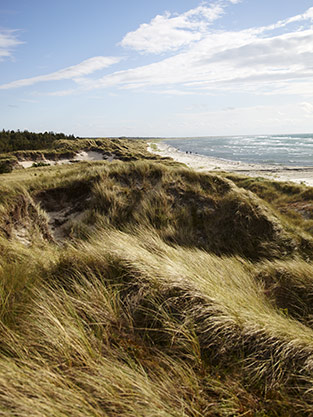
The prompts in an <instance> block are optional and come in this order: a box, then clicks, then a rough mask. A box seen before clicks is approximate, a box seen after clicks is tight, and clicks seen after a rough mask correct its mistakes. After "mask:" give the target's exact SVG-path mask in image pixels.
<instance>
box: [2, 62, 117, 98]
mask: <svg viewBox="0 0 313 417" xmlns="http://www.w3.org/2000/svg"><path fill="white" fill-rule="evenodd" d="M121 60H122V58H120V57H105V56H97V57H93V58H90V59H86V60H85V61H82V62H81V63H80V64H77V65H73V66H71V67H67V68H63V69H61V70H59V71H56V72H52V73H50V74H46V75H39V76H37V77H31V78H24V79H22V80H17V81H12V82H10V83H7V84H2V85H0V89H1V90H5V89H10V88H18V87H26V86H30V85H33V84H37V83H40V82H44V81H59V80H70V79H72V80H77V81H79V79H80V78H81V77H84V76H86V75H90V74H92V73H93V72H95V71H98V70H101V69H104V68H107V67H109V66H111V65H113V64H116V63H118V62H120V61H121Z"/></svg>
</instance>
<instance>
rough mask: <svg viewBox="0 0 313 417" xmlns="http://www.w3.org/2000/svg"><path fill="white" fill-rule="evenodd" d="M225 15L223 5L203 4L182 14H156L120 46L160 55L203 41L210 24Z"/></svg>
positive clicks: (128, 36)
mask: <svg viewBox="0 0 313 417" xmlns="http://www.w3.org/2000/svg"><path fill="white" fill-rule="evenodd" d="M223 12H224V9H223V7H222V5H221V4H219V3H214V4H212V5H210V6H205V5H200V6H198V7H196V8H195V9H191V10H189V11H187V12H185V13H183V14H180V15H177V16H172V15H171V14H170V13H168V12H167V13H165V14H163V15H157V16H156V17H155V18H153V19H152V20H151V22H150V23H144V24H142V25H140V27H139V28H138V29H137V30H135V31H133V32H129V33H127V34H126V35H125V36H124V38H123V39H122V41H121V42H120V45H122V46H124V47H129V48H132V49H135V50H137V51H139V52H146V53H153V54H159V53H162V52H167V51H174V50H177V49H179V48H181V47H184V46H188V45H190V44H191V43H193V42H195V41H199V40H200V39H202V37H203V35H204V34H205V32H206V30H207V27H208V25H209V24H210V23H212V22H213V21H215V20H216V19H218V18H219V17H220V16H221V15H222V14H223Z"/></svg>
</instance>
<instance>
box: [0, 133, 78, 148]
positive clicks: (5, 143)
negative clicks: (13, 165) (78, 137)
mask: <svg viewBox="0 0 313 417" xmlns="http://www.w3.org/2000/svg"><path fill="white" fill-rule="evenodd" d="M62 139H75V137H74V136H73V135H70V136H66V135H64V134H63V133H54V132H45V133H33V132H28V131H27V130H24V131H23V132H21V131H19V130H18V131H14V130H2V131H0V152H12V151H20V150H34V149H48V148H52V147H53V143H54V142H55V141H56V140H62Z"/></svg>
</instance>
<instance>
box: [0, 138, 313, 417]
mask: <svg viewBox="0 0 313 417" xmlns="http://www.w3.org/2000/svg"><path fill="white" fill-rule="evenodd" d="M59 145H60V149H62V152H63V151H64V152H65V151H67V152H77V151H78V150H81V149H95V148H97V149H98V150H99V149H100V150H102V151H103V153H104V154H105V152H107V153H109V152H111V153H113V152H114V154H115V155H116V156H117V157H116V159H114V160H113V161H111V162H109V161H105V160H104V161H97V162H79V163H76V164H72V165H56V166H48V167H46V166H37V167H33V168H28V169H21V168H20V169H14V170H13V171H12V172H10V173H3V174H1V177H0V178H1V182H0V213H1V217H0V251H1V258H0V335H1V336H0V415H3V416H25V417H26V416H34V417H36V416H38V417H42V416H49V417H50V416H53V417H61V416H62V417H63V416H64V417H65V416H72V417H80V416H81V417H83V416H84V417H86V416H91V417H102V416H109V417H118V416H125V417H126V416H127V417H132V416H133V417H138V416H145V417H156V416H159V417H161V416H162V417H165V416H166V417H167V416H173V417H174V416H175V417H183V416H186V417H202V416H214V417H215V416H258V417H265V416H268V417H274V416H311V415H313V390H312V382H313V264H312V257H313V235H312V234H313V228H312V221H313V217H312V213H313V211H312V210H313V202H312V199H313V192H312V189H311V188H309V187H305V186H300V185H291V184H286V183H285V184H282V183H281V184H278V183H275V182H270V181H267V180H263V179H260V178H259V179H251V178H249V179H248V178H245V177H239V176H234V175H226V174H221V175H216V174H215V173H214V174H213V173H198V172H195V171H193V170H191V169H188V168H186V167H184V166H182V165H179V164H177V163H174V162H173V161H171V160H169V159H162V158H159V157H157V156H155V155H151V154H149V153H148V152H147V151H146V143H145V142H144V141H135V140H127V139H115V140H114V139H113V140H112V139H101V140H100V139H99V140H97V139H80V140H74V139H66V140H65V139H64V140H63V139H62V141H61V142H60V143H59V144H57V145H56V146H55V147H54V148H53V149H50V151H51V152H52V151H53V152H58V149H59V148H58V146H59ZM14 152H19V151H14ZM23 152H39V153H40V152H42V151H41V150H36V151H34V150H26V151H25V150H24V151H23ZM18 155H20V154H18ZM29 155H30V154H29V153H28V156H29ZM9 156H10V155H9ZM13 157H17V156H16V154H14V155H13ZM19 157H20V156H19Z"/></svg>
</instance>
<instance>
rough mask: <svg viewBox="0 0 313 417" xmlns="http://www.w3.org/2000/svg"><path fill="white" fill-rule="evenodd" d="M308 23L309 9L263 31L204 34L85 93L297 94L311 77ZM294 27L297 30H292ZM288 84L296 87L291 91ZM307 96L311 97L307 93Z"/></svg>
mask: <svg viewBox="0 0 313 417" xmlns="http://www.w3.org/2000/svg"><path fill="white" fill-rule="evenodd" d="M200 7H202V6H200ZM195 10H197V9H192V10H191V11H189V12H191V13H195ZM189 12H186V13H185V14H184V16H185V15H189ZM312 17H313V8H311V9H309V10H308V11H306V12H305V13H303V14H302V15H297V16H294V17H291V18H290V19H286V20H284V21H280V22H277V23H275V24H273V25H269V26H266V27H259V28H251V29H246V30H242V31H237V32H226V31H208V30H207V31H206V32H205V33H201V39H200V40H199V41H197V42H194V43H193V44H192V46H191V47H190V48H188V49H185V50H184V51H183V52H180V53H177V54H176V55H174V56H172V57H170V58H166V59H163V60H161V61H159V62H156V63H153V64H149V65H145V66H141V67H137V68H133V69H129V70H125V71H119V72H115V73H112V74H109V75H107V76H105V77H102V78H100V79H98V80H95V81H91V80H89V81H88V82H86V81H85V87H86V88H101V87H112V86H118V87H119V88H123V89H140V88H141V89H142V88H150V87H160V88H162V89H163V90H164V91H165V92H166V90H167V91H168V90H169V89H171V88H172V89H173V90H174V91H176V92H177V90H178V89H182V91H184V92H185V93H186V91H187V89H190V91H193V92H196V91H199V92H200V93H203V91H205V90H206V91H207V92H217V93H219V92H221V91H222V90H225V91H230V90H233V91H241V92H243V91H247V92H251V91H253V92H255V93H259V94H269V93H270V91H273V90H275V92H276V94H277V93H280V92H281V93H282V94H285V93H287V94H299V93H300V94H301V91H302V90H301V87H302V85H303V83H304V82H306V81H307V82H311V79H312V76H313V67H312V62H313V28H312V26H311V25H310V22H311V20H312ZM295 21H297V22H300V24H301V26H300V27H296V26H295V25H294V22H295ZM288 25H291V26H290V27H288ZM282 28H284V31H283V32H282V31H281V29H282ZM288 29H289V30H288ZM299 80H302V82H303V83H299ZM293 84H295V86H296V87H295V86H294V88H293V89H292V87H291V86H292V85H293ZM286 85H288V88H289V92H288V91H287V87H286ZM164 87H166V88H165V89H164ZM292 90H293V91H292ZM308 91H310V92H312V88H310V89H309V90H308ZM303 93H305V90H304V91H303Z"/></svg>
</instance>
